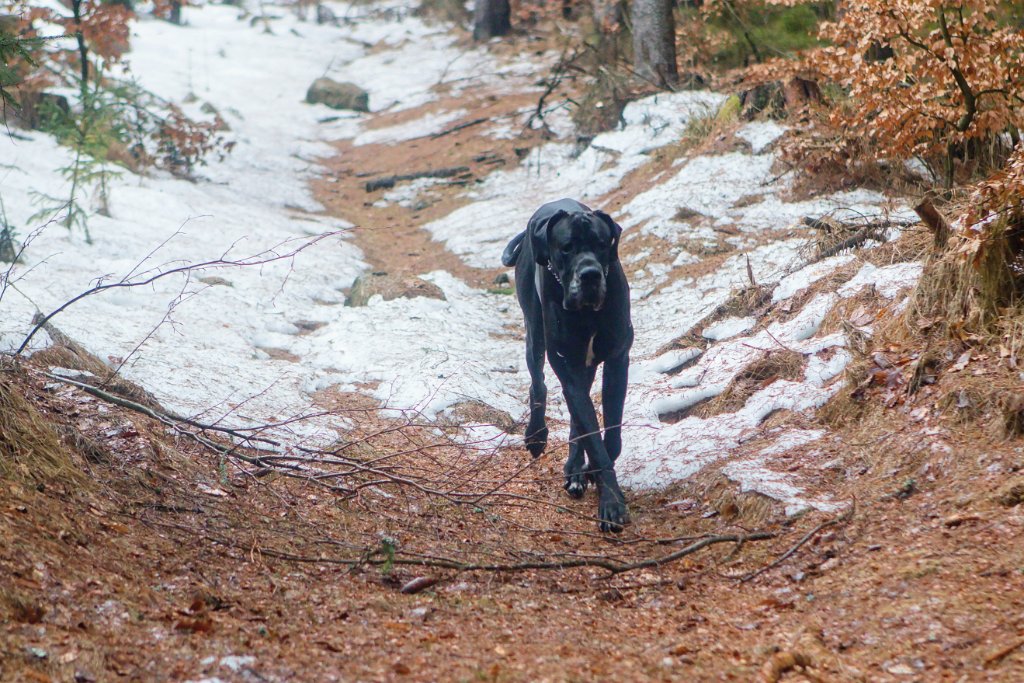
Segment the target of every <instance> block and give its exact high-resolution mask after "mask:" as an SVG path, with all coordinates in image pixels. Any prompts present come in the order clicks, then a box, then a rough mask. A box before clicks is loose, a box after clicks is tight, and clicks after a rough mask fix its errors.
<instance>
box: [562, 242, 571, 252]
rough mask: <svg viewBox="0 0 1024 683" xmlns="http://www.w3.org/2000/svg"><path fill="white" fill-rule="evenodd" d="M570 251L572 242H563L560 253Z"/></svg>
mask: <svg viewBox="0 0 1024 683" xmlns="http://www.w3.org/2000/svg"><path fill="white" fill-rule="evenodd" d="M570 251H572V244H563V245H562V253H563V254H568V253H569V252H570Z"/></svg>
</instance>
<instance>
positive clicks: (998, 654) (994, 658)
mask: <svg viewBox="0 0 1024 683" xmlns="http://www.w3.org/2000/svg"><path fill="white" fill-rule="evenodd" d="M1021 647H1024V638H1018V639H1017V640H1015V641H1013V642H1012V643H1010V644H1009V645H1004V646H1003V647H1001V648H999V649H998V650H996V651H995V652H993V653H992V654H990V655H989V656H988V657H985V667H986V668H987V667H990V666H993V665H995V664H998V663H999V662H1001V661H1003V660H1004V659H1006V657H1008V656H1009V655H1010V654H1012V653H1013V652H1014V651H1016V650H1019V649H1020V648H1021Z"/></svg>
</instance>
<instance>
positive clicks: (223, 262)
mask: <svg viewBox="0 0 1024 683" xmlns="http://www.w3.org/2000/svg"><path fill="white" fill-rule="evenodd" d="M186 222H187V221H186ZM343 232H345V231H343V230H335V231H332V232H326V233H323V234H320V235H317V236H315V237H312V238H309V239H304V240H296V239H287V240H285V241H283V242H279V243H278V244H276V245H274V246H272V247H270V248H269V249H264V250H263V251H261V252H258V253H256V254H252V255H250V256H243V257H240V258H230V257H229V256H228V254H229V253H230V252H231V249H232V247H234V245H232V246H231V247H228V249H227V250H226V251H225V252H224V253H223V254H221V255H220V257H218V258H215V259H211V260H209V261H203V262H201V263H188V264H185V265H182V266H176V267H174V268H166V269H164V268H163V267H161V266H157V267H154V268H150V269H148V270H145V271H141V272H139V268H140V267H141V266H142V264H143V263H145V262H146V261H147V260H149V259H150V258H151V257H152V255H153V253H155V251H157V250H158V249H159V248H160V247H162V246H163V245H164V244H167V242H169V241H170V239H172V238H173V237H174V236H176V235H178V234H180V233H181V229H180V228H179V230H178V231H177V232H175V233H174V235H172V236H171V237H170V238H168V239H167V240H165V241H164V242H163V243H162V244H161V245H160V247H157V249H156V250H154V251H153V252H150V254H149V255H147V256H146V257H145V258H144V259H143V260H142V261H140V262H139V263H138V264H136V265H135V267H133V268H132V270H131V271H129V272H128V274H127V275H125V276H124V277H122V278H121V279H120V280H118V281H117V282H104V281H103V280H102V279H101V280H100V281H99V282H97V284H96V285H94V286H93V287H91V288H89V289H87V290H85V291H84V292H81V293H80V294H78V295H77V296H74V297H72V298H71V299H68V300H67V301H65V302H64V303H62V304H61V305H60V306H58V307H57V308H55V309H53V310H52V311H50V312H49V313H47V314H46V315H43V316H41V317H37V318H36V319H35V321H34V322H35V324H34V325H33V327H32V330H31V331H30V332H29V333H28V336H26V337H25V339H24V341H22V342H21V346H19V347H18V349H17V351H15V352H14V355H15V356H20V355H21V354H22V353H23V352H24V351H25V349H26V348H28V345H29V343H30V342H31V341H32V339H33V338H34V337H35V336H36V334H37V333H38V332H39V330H41V329H42V328H43V326H44V325H46V323H48V322H50V320H52V319H53V318H54V317H55V316H56V315H58V314H60V313H61V312H63V311H64V310H66V309H67V308H69V307H71V306H73V305H74V304H76V303H78V302H79V301H81V300H82V299H86V298H88V297H91V296H94V295H96V294H100V293H102V292H105V291H108V290H111V289H129V288H132V287H143V286H145V285H149V284H152V283H153V282H156V281H157V280H161V279H163V278H165V277H169V276H171V275H186V276H187V275H189V274H191V273H193V272H196V271H202V270H214V269H217V268H229V267H245V266H263V265H268V264H270V263H274V262H275V261H286V260H291V259H294V258H295V257H296V256H298V255H299V253H300V252H302V251H304V250H306V249H308V248H309V247H312V246H313V245H315V244H317V243H319V242H321V241H323V240H325V239H328V238H330V237H337V236H339V235H341V234H342V233H343ZM296 242H298V245H297V246H295V247H292V246H291V245H293V244H295V243H296ZM284 247H288V248H289V250H288V251H284V252H281V251H279V250H281V249H283V248H284Z"/></svg>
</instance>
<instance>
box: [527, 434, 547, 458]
mask: <svg viewBox="0 0 1024 683" xmlns="http://www.w3.org/2000/svg"><path fill="white" fill-rule="evenodd" d="M525 441H526V450H528V451H530V455H532V456H533V457H535V458H538V457H540V454H541V453H543V452H544V449H545V448H547V446H548V428H547V427H541V428H540V429H538V430H530V429H529V428H527V431H526V439H525Z"/></svg>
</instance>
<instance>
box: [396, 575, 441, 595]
mask: <svg viewBox="0 0 1024 683" xmlns="http://www.w3.org/2000/svg"><path fill="white" fill-rule="evenodd" d="M437 581H438V580H437V579H436V578H434V577H432V576H417V577H416V578H415V579H413V580H412V581H410V582H408V583H407V584H405V585H404V586H402V590H401V591H400V592H402V593H405V594H406V595H413V594H415V593H419V592H420V591H422V590H426V589H427V588H430V587H431V586H433V585H436V584H437Z"/></svg>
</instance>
